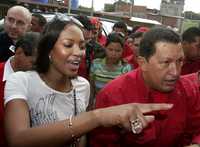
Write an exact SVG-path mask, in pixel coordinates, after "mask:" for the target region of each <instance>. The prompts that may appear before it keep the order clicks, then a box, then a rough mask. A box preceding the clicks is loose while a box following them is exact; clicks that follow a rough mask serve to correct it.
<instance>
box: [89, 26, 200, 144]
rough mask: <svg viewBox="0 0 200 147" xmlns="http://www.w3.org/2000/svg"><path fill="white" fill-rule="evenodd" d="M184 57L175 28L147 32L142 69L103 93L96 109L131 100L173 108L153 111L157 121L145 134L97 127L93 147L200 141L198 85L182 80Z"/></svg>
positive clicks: (110, 86)
mask: <svg viewBox="0 0 200 147" xmlns="http://www.w3.org/2000/svg"><path fill="white" fill-rule="evenodd" d="M183 60H184V53H183V50H182V46H181V42H180V38H179V36H178V35H177V34H176V33H175V32H173V31H172V30H170V29H166V28H154V29H152V30H150V31H149V32H147V33H145V35H144V38H143V39H142V41H141V44H140V50H139V57H138V63H139V68H138V69H136V70H134V71H131V72H129V73H127V74H125V75H122V76H121V77H119V78H117V79H115V80H113V81H112V82H111V83H109V84H108V85H107V86H106V87H105V88H104V89H103V90H102V91H100V93H99V94H98V95H97V98H96V108H103V107H109V106H113V105H119V104H125V103H132V102H135V103H171V104H173V108H172V109H171V110H169V111H165V112H163V111H158V112H156V113H153V115H155V121H154V122H152V123H151V124H150V125H149V126H148V127H147V128H145V129H143V131H142V132H141V133H140V134H134V133H133V132H130V131H125V130H122V129H121V128H117V127H115V128H98V129H96V130H95V131H93V132H92V133H91V138H90V144H91V146H92V147H102V146H104V147H121V146H126V147H129V146H135V147H183V146H185V145H189V146H190V147H194V146H195V145H197V144H198V143H200V138H199V134H200V98H199V89H198V87H196V86H195V84H194V83H193V82H192V81H191V80H188V79H187V78H181V79H180V73H181V67H182V65H183ZM138 118H139V117H138ZM139 121H140V119H139ZM130 125H131V124H130Z"/></svg>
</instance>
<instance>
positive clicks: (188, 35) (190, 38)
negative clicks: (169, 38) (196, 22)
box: [182, 27, 200, 43]
mask: <svg viewBox="0 0 200 147" xmlns="http://www.w3.org/2000/svg"><path fill="white" fill-rule="evenodd" d="M195 37H200V29H199V28H197V27H191V28H189V29H187V30H186V31H185V32H183V34H182V41H186V42H189V43H191V42H195Z"/></svg>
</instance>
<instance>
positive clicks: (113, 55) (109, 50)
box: [106, 42, 123, 63]
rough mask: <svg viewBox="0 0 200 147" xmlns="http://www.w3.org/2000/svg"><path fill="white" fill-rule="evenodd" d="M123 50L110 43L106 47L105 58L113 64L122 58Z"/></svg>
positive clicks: (119, 46) (114, 43) (116, 44)
mask: <svg viewBox="0 0 200 147" xmlns="http://www.w3.org/2000/svg"><path fill="white" fill-rule="evenodd" d="M122 52H123V48H122V46H121V44H120V43H118V42H111V43H109V44H108V45H107V46H106V58H107V59H108V60H109V61H113V63H116V62H118V61H119V60H120V59H121V57H122Z"/></svg>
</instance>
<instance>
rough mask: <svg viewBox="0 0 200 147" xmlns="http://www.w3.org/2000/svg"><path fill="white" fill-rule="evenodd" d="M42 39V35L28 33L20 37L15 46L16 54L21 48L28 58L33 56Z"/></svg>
mask: <svg viewBox="0 0 200 147" xmlns="http://www.w3.org/2000/svg"><path fill="white" fill-rule="evenodd" d="M39 39H40V33H37V32H27V33H25V34H24V35H23V36H22V37H20V38H19V39H18V40H17V42H16V45H15V52H16V50H17V49H18V48H21V49H22V50H23V52H24V54H25V55H26V56H33V55H34V54H35V52H36V48H37V45H38V42H39Z"/></svg>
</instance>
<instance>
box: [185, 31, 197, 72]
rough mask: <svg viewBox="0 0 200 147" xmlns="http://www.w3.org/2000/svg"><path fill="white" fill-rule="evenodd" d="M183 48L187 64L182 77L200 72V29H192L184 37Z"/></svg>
mask: <svg viewBox="0 0 200 147" xmlns="http://www.w3.org/2000/svg"><path fill="white" fill-rule="evenodd" d="M182 47H183V50H184V54H185V63H184V65H183V67H182V72H181V74H182V75H185V74H189V73H193V72H197V71H199V70H200V29H199V28H197V27H191V28H189V29H187V30H186V31H185V32H184V33H183V35H182Z"/></svg>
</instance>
